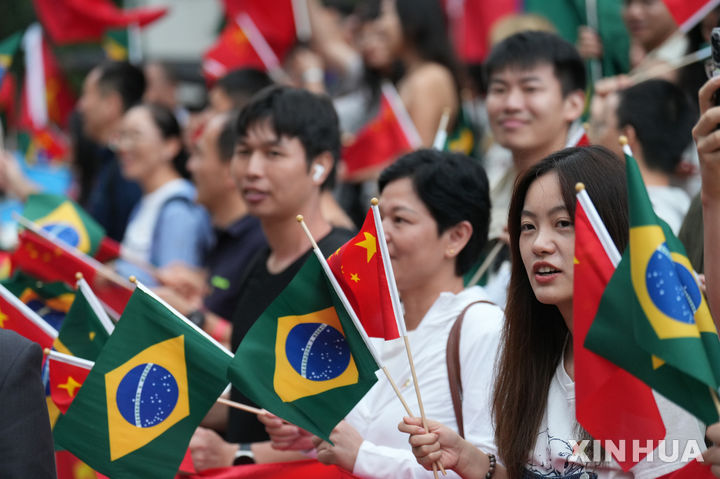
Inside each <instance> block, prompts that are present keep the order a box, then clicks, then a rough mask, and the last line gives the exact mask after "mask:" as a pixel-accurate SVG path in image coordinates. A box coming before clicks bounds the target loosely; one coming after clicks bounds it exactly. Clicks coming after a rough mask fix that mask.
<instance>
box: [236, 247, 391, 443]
mask: <svg viewBox="0 0 720 479" xmlns="http://www.w3.org/2000/svg"><path fill="white" fill-rule="evenodd" d="M330 274H332V273H330ZM377 370H378V365H377V363H376V362H375V360H374V359H373V356H372V354H371V353H370V351H369V350H368V348H367V345H366V344H365V342H364V341H363V338H362V336H361V335H360V333H359V332H358V330H357V329H356V327H355V325H354V324H353V321H352V320H351V319H350V317H349V316H348V314H347V312H346V311H345V309H344V308H343V306H342V304H341V303H340V300H339V298H338V297H337V296H336V294H335V292H334V290H333V288H332V286H331V284H330V282H329V281H328V279H327V276H326V275H325V273H324V272H323V269H322V266H321V265H320V263H319V261H318V259H317V257H315V255H310V257H309V258H308V260H307V261H306V262H305V264H304V265H303V267H302V268H301V269H300V271H298V273H297V275H296V276H295V277H294V278H293V280H292V281H291V282H290V284H289V285H288V286H287V287H286V288H285V289H284V290H283V292H282V293H281V294H280V295H279V296H278V297H277V298H276V299H275V301H273V302H272V304H271V305H270V306H269V307H268V308H267V309H266V310H265V312H264V313H263V314H262V315H261V316H260V317H259V318H258V319H257V320H256V321H255V324H253V326H252V327H251V328H250V330H249V331H248V333H247V334H246V335H245V337H244V338H243V341H242V342H241V343H240V346H239V347H238V350H237V351H236V353H235V359H233V361H232V363H231V364H230V368H229V369H228V378H229V379H230V381H231V382H232V384H233V385H234V386H235V387H236V388H238V389H239V390H240V391H242V392H243V394H245V395H246V396H247V397H249V398H250V399H252V400H253V401H255V402H256V403H257V404H259V405H260V406H262V407H263V408H265V409H267V410H268V411H270V412H272V413H273V414H275V415H277V416H279V417H282V418H283V419H285V420H287V421H289V422H291V423H293V424H295V425H297V426H300V427H302V428H303V429H305V430H307V431H309V432H311V433H313V434H315V435H317V436H318V437H322V438H323V439H325V440H329V436H330V432H332V430H333V428H334V427H335V426H336V425H337V423H338V422H340V421H341V420H342V419H343V418H344V417H345V416H346V415H347V413H348V412H350V410H351V409H352V408H353V407H354V406H355V404H357V403H358V401H360V399H362V398H363V396H364V395H365V393H366V392H367V391H368V390H369V389H370V388H371V387H372V385H373V384H375V382H376V381H377V378H376V376H375V371H377Z"/></svg>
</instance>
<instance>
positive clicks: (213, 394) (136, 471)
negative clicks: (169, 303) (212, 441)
mask: <svg viewBox="0 0 720 479" xmlns="http://www.w3.org/2000/svg"><path fill="white" fill-rule="evenodd" d="M230 359H231V355H230V354H229V353H228V352H227V351H225V350H224V349H221V348H220V347H219V346H218V345H217V344H216V343H214V342H212V341H211V340H209V339H208V338H207V337H206V336H205V335H203V334H202V333H200V332H199V331H198V330H197V329H195V328H194V327H193V326H192V325H190V324H188V323H187V322H185V321H183V320H181V319H180V318H178V317H177V316H176V315H175V314H174V313H173V312H171V311H170V310H168V309H167V307H166V306H165V305H163V304H162V303H161V302H159V301H158V300H157V299H155V298H154V297H153V296H151V295H150V294H148V292H146V290H145V289H144V287H142V286H141V285H138V288H136V289H135V292H134V293H133V295H132V297H131V298H130V301H129V302H128V304H127V307H126V308H125V311H124V312H123V315H122V318H121V319H120V321H119V322H118V323H117V326H116V327H115V330H114V331H113V333H112V335H111V336H110V337H109V338H108V340H107V342H106V343H105V347H104V348H103V349H102V351H101V352H100V354H99V356H98V357H97V360H96V362H95V367H93V369H92V371H91V372H90V375H89V376H88V377H87V379H86V380H85V383H84V384H83V386H82V388H80V392H79V393H78V394H77V396H76V397H75V400H74V401H73V402H72V405H71V406H70V408H69V409H68V411H67V413H66V414H65V415H63V416H62V417H61V418H60V419H59V420H58V422H57V425H56V426H55V430H54V434H55V440H56V442H57V444H58V445H60V446H62V447H64V448H65V449H67V450H69V451H71V452H72V453H73V454H74V455H76V456H77V457H79V458H80V459H82V460H83V461H84V462H86V463H87V464H88V465H90V466H91V467H92V468H93V469H96V470H97V471H100V472H102V473H103V474H105V475H108V476H110V477H112V478H119V479H123V478H128V479H129V478H137V477H156V478H164V477H167V478H171V477H174V475H175V473H176V472H177V469H178V467H179V465H180V462H181V461H182V458H183V456H184V454H185V451H186V449H187V446H188V443H189V441H190V437H191V436H192V434H193V432H194V431H195V429H196V427H197V426H198V424H200V421H201V420H202V419H203V417H205V414H206V413H207V411H208V410H209V409H210V407H211V406H212V405H213V404H214V403H215V400H216V399H217V397H218V396H219V395H220V393H221V392H222V391H223V389H224V388H225V387H226V385H227V379H226V375H225V372H226V370H227V366H228V364H229V362H230Z"/></svg>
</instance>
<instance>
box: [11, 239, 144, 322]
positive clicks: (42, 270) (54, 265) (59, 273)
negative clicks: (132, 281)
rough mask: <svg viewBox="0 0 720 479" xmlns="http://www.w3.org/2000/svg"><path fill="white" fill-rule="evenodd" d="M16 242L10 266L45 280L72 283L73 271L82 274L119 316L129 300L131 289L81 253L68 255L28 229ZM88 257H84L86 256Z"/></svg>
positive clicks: (99, 296) (58, 246)
mask: <svg viewBox="0 0 720 479" xmlns="http://www.w3.org/2000/svg"><path fill="white" fill-rule="evenodd" d="M19 239H20V242H19V245H18V247H17V249H16V250H15V252H14V253H13V258H12V260H13V265H14V266H15V267H19V268H20V269H22V270H23V271H25V272H26V273H28V274H30V275H32V276H35V277H37V278H39V279H41V280H44V281H63V282H65V283H67V284H68V285H71V286H74V285H75V282H76V281H77V279H76V277H75V274H76V273H82V275H83V277H84V278H85V281H87V282H88V284H89V285H90V286H91V287H92V289H93V291H94V292H95V294H96V295H97V297H98V299H100V301H102V302H103V303H104V304H105V305H106V306H107V307H108V308H109V309H110V310H111V311H112V313H113V315H114V316H116V317H119V316H120V314H121V313H122V311H123V310H124V309H125V305H126V304H127V302H128V300H129V299H130V295H131V294H132V290H131V289H130V288H127V287H124V286H123V285H122V284H119V283H117V282H115V281H112V280H111V279H109V278H106V277H105V276H103V275H102V274H100V273H98V271H97V270H96V264H94V263H93V262H92V261H88V260H89V258H88V257H86V255H84V254H83V253H81V252H79V251H76V252H75V254H71V253H69V252H68V251H66V250H65V249H63V247H61V246H60V245H58V244H56V243H53V242H52V241H50V240H48V239H46V238H43V237H41V236H39V235H37V234H35V233H33V232H31V231H27V230H26V231H23V232H21V233H20V235H19ZM86 258H87V259H86Z"/></svg>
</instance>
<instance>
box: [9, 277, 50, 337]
mask: <svg viewBox="0 0 720 479" xmlns="http://www.w3.org/2000/svg"><path fill="white" fill-rule="evenodd" d="M0 328H3V329H9V330H11V331H15V332H16V333H18V334H19V335H21V336H25V337H26V338H27V339H29V340H30V341H33V342H36V343H38V344H39V345H40V346H41V347H43V348H51V347H52V345H53V342H55V338H57V335H58V332H57V330H56V329H55V328H53V327H52V326H50V324H48V323H47V321H45V320H44V319H42V318H41V317H40V316H38V314H37V313H36V312H35V311H33V310H32V309H30V307H29V306H28V305H26V304H25V303H23V302H22V301H20V299H19V298H18V297H17V296H15V295H14V294H12V293H11V292H10V291H8V289H7V288H6V287H5V286H2V285H0Z"/></svg>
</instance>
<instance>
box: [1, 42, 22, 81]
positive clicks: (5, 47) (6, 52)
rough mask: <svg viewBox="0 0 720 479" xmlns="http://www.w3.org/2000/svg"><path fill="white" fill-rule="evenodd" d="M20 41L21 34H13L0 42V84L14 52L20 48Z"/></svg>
mask: <svg viewBox="0 0 720 479" xmlns="http://www.w3.org/2000/svg"><path fill="white" fill-rule="evenodd" d="M20 40H22V32H17V33H13V34H12V35H10V36H9V37H7V38H6V39H5V40H2V41H0V84H2V81H3V78H4V77H5V73H6V72H7V71H8V69H9V68H10V65H12V60H13V57H14V56H15V52H16V51H17V49H18V47H19V46H20Z"/></svg>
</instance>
